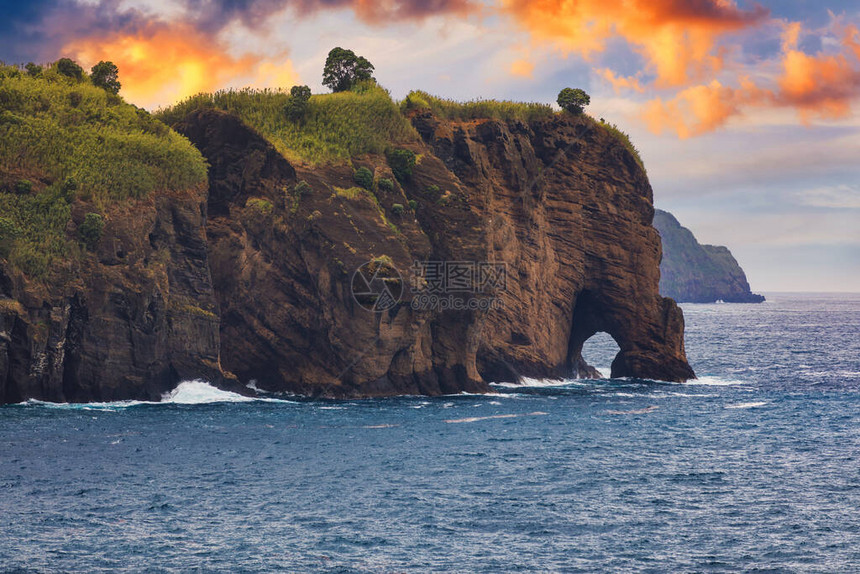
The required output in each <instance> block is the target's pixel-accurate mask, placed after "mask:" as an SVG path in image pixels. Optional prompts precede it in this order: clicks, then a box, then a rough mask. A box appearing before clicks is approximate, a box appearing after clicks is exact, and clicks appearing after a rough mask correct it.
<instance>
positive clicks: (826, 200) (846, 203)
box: [796, 185, 860, 227]
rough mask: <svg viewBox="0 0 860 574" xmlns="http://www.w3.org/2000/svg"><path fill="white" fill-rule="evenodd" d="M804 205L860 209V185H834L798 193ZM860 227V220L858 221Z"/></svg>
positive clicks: (799, 199) (798, 197)
mask: <svg viewBox="0 0 860 574" xmlns="http://www.w3.org/2000/svg"><path fill="white" fill-rule="evenodd" d="M796 196H797V199H798V201H799V202H800V203H801V204H802V205H809V206H812V207H830V208H836V209H860V186H856V185H855V186H850V185H834V186H830V187H818V188H815V189H809V190H806V191H800V192H798V193H797V194H796ZM857 225H858V227H860V220H858V222H857Z"/></svg>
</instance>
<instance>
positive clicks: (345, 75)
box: [323, 48, 373, 92]
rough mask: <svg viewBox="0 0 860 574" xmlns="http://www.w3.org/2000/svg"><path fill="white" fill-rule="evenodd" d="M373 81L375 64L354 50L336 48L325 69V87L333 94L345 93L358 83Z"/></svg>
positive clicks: (329, 55) (329, 56)
mask: <svg viewBox="0 0 860 574" xmlns="http://www.w3.org/2000/svg"><path fill="white" fill-rule="evenodd" d="M372 79H373V64H371V63H370V62H369V61H367V59H366V58H363V57H361V56H357V55H356V54H355V52H353V51H352V50H344V49H343V48H334V49H332V51H331V52H329V53H328V58H326V60H325V68H323V85H324V86H328V87H329V88H331V91H333V92H345V91H347V90H349V89H350V88H352V87H353V86H354V85H355V84H356V83H357V82H360V81H362V80H372Z"/></svg>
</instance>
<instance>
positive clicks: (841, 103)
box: [774, 22, 860, 123]
mask: <svg viewBox="0 0 860 574" xmlns="http://www.w3.org/2000/svg"><path fill="white" fill-rule="evenodd" d="M834 28H836V30H835V31H836V32H837V34H839V35H840V36H841V40H842V41H841V45H840V44H839V43H837V46H839V47H840V48H841V51H840V52H839V53H837V54H827V53H824V52H819V53H817V54H815V55H814V56H811V55H809V54H806V53H805V52H803V51H801V50H800V49H798V42H799V38H800V34H801V33H802V27H801V25H800V23H797V22H795V23H792V24H789V25H788V26H787V28H786V31H785V33H784V35H783V56H782V75H781V76H780V78H779V80H778V85H779V91H778V93H777V94H776V95H775V97H774V100H775V102H776V103H777V104H778V105H783V106H791V107H794V108H796V109H797V110H798V113H799V114H800V117H801V119H802V121H803V122H804V123H809V122H810V121H811V120H812V119H813V118H815V117H821V118H825V119H838V118H844V117H847V116H848V115H850V113H851V103H852V100H854V99H855V98H857V97H858V96H860V45H858V43H857V40H856V39H857V36H858V32H857V29H856V28H854V27H847V28H845V27H843V26H841V25H840V24H839V23H838V22H837V23H836V24H835V25H834Z"/></svg>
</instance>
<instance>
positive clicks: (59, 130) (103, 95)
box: [0, 66, 206, 277]
mask: <svg viewBox="0 0 860 574" xmlns="http://www.w3.org/2000/svg"><path fill="white" fill-rule="evenodd" d="M205 181H206V163H205V161H204V160H203V157H202V156H201V155H200V152H199V151H197V149H196V148H194V147H193V146H192V145H191V144H190V142H188V140H186V139H185V138H183V137H182V136H180V135H179V134H177V133H175V132H173V131H172V130H170V129H169V128H168V127H167V126H165V125H164V124H163V123H161V122H160V121H158V120H156V119H155V118H153V117H152V116H150V115H149V113H147V112H146V111H144V110H140V109H138V108H136V107H135V106H132V105H130V104H127V103H125V102H124V101H123V100H122V98H120V97H118V96H115V95H113V94H108V93H107V92H106V91H105V90H103V89H101V88H98V87H96V86H94V85H92V84H91V83H90V81H89V79H88V78H87V77H83V78H82V79H81V80H75V79H73V78H69V77H66V76H63V75H61V74H59V73H58V72H57V71H56V69H55V68H54V67H49V68H47V69H46V70H44V71H43V72H41V73H40V74H39V75H37V76H31V75H30V74H28V73H26V72H24V71H23V70H21V69H19V68H17V67H15V66H0V258H8V259H9V261H10V262H11V263H12V264H13V265H14V266H15V267H17V268H19V269H21V270H23V271H24V272H25V273H27V274H29V275H31V276H36V277H38V276H42V275H44V274H45V273H47V272H48V270H49V269H50V268H51V266H52V263H53V262H54V261H55V260H56V259H57V258H61V259H62V258H68V257H70V256H71V255H73V254H74V253H75V252H77V246H76V245H75V243H76V242H75V241H69V240H67V238H66V233H65V228H66V225H67V223H68V222H69V218H70V213H71V207H70V206H71V203H73V202H74V201H75V199H76V198H82V199H85V200H88V201H91V202H92V203H93V204H94V205H95V207H94V210H96V211H103V210H104V208H105V207H106V206H108V205H109V204H111V203H113V202H116V201H122V200H125V199H135V198H142V197H144V196H146V195H147V194H149V193H150V192H152V191H155V190H159V189H161V190H182V189H188V188H190V187H193V186H196V185H199V184H202V183H204V182H205Z"/></svg>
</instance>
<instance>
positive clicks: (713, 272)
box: [654, 209, 764, 303]
mask: <svg viewBox="0 0 860 574" xmlns="http://www.w3.org/2000/svg"><path fill="white" fill-rule="evenodd" d="M654 227H655V228H657V231H658V232H659V233H660V236H661V238H662V242H663V260H662V261H661V262H660V293H662V294H663V295H664V296H666V297H671V298H672V299H674V300H675V301H677V302H679V303H714V302H716V301H725V302H727V303H761V302H762V301H764V297H763V296H761V295H757V294H755V293H753V292H751V291H750V286H749V283H748V282H747V277H746V274H745V273H744V271H743V269H741V267H740V265H738V262H737V260H735V258H734V257H733V256H732V253H731V252H730V251H729V250H728V248H726V247H723V246H719V245H700V244H699V242H698V241H697V240H696V238H695V236H693V233H692V232H691V231H690V230H689V229H687V228H686V227H682V226H681V224H680V223H678V220H677V219H675V216H673V215H672V214H671V213H669V212H666V211H661V210H659V209H658V210H656V212H655V215H654Z"/></svg>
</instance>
